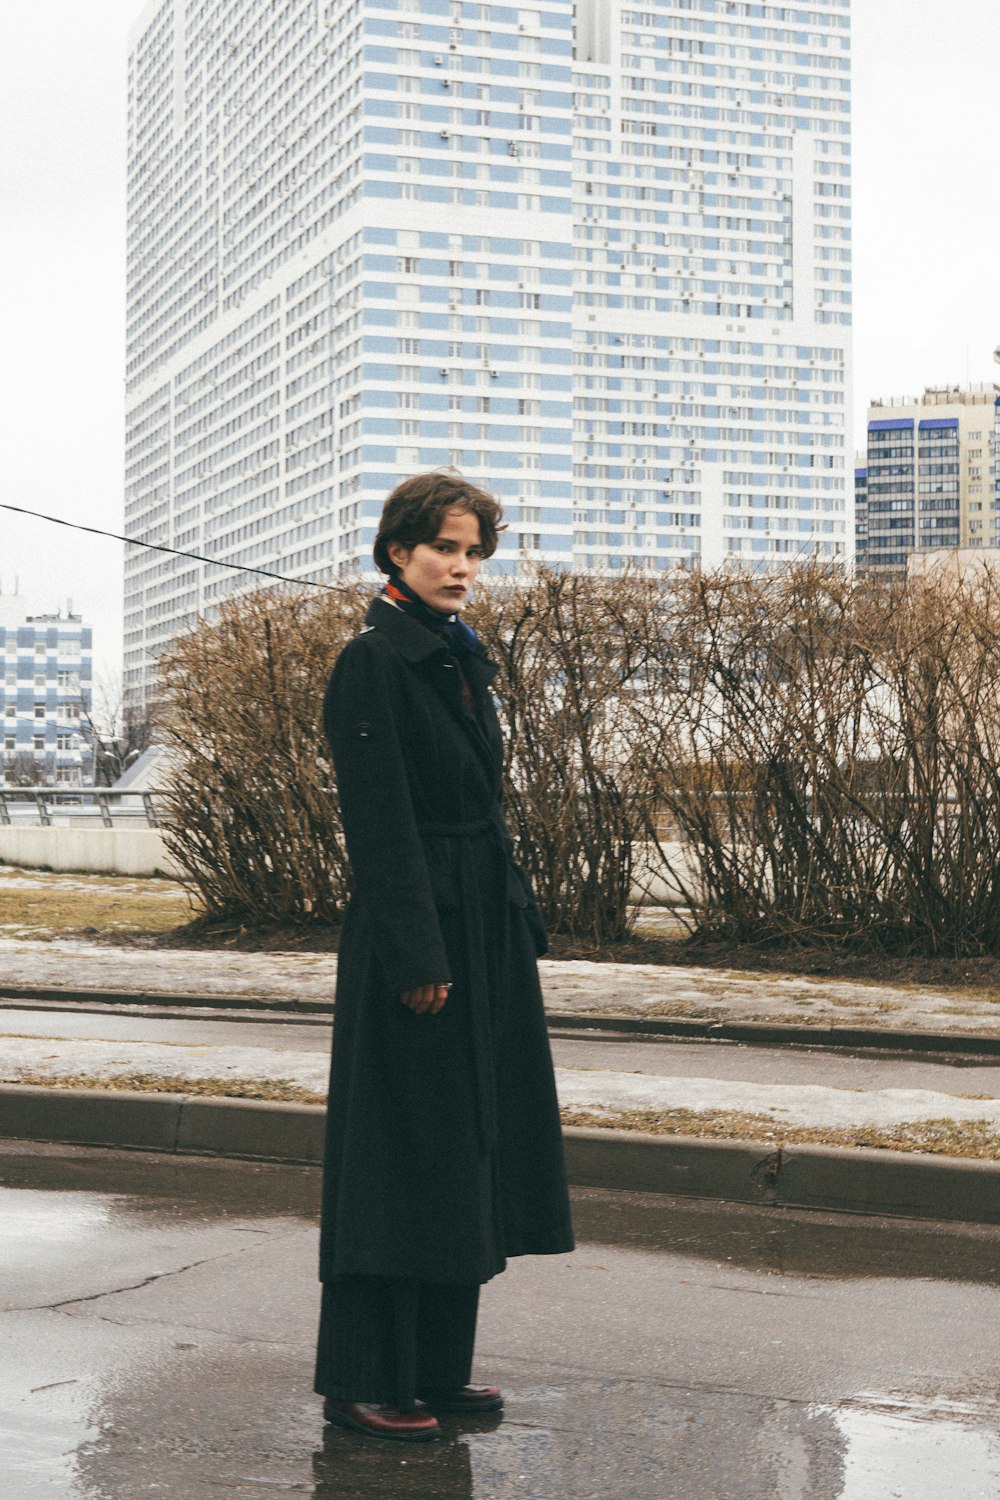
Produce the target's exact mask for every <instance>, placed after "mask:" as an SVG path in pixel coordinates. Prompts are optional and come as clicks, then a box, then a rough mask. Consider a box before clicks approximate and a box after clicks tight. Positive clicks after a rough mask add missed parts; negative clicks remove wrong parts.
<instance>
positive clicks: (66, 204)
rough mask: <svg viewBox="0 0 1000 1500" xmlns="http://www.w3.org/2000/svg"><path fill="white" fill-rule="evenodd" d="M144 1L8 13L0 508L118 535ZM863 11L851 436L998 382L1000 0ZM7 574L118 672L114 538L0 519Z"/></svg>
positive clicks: (96, 0)
mask: <svg viewBox="0 0 1000 1500" xmlns="http://www.w3.org/2000/svg"><path fill="white" fill-rule="evenodd" d="M143 3H144V0H91V3H89V4H84V3H83V0H2V3H0V312H2V323H0V339H2V347H3V355H4V360H3V365H4V370H5V381H4V384H5V387H6V389H5V392H4V403H3V413H4V428H3V445H2V455H3V468H2V476H3V482H2V485H0V499H3V500H5V501H8V502H10V503H13V504H17V505H25V506H28V507H30V508H32V509H35V510H41V511H45V512H47V513H48V514H54V515H58V516H63V517H66V518H67V519H69V520H74V521H81V522H84V523H87V524H91V525H95V526H104V527H107V528H108V529H110V530H113V531H120V530H121V528H122V486H123V478H122V468H123V465H122V433H123V417H122V408H123V396H124V390H123V377H122V349H123V343H124V316H123V306H124V157H125V77H126V57H127V41H128V33H129V29H130V27H131V25H132V24H133V22H134V20H135V18H136V17H137V16H138V15H139V14H140V13H141V11H142V8H143ZM853 13H854V98H855V109H854V129H855V137H854V139H855V179H854V190H855V191H854V209H855V213H854V237H855V249H856V258H855V291H856V302H855V401H854V417H855V424H856V425H855V434H856V436H857V435H860V434H861V432H862V430H863V427H862V424H863V419H864V409H865V406H866V404H867V402H868V400H869V399H870V398H871V397H874V396H888V395H904V394H917V393H919V392H920V391H921V390H922V389H923V387H924V386H925V385H927V384H938V383H955V382H964V381H966V380H967V379H971V380H973V381H992V380H993V378H994V374H1000V371H997V370H996V367H995V366H994V364H993V361H992V351H993V347H994V345H995V344H996V343H998V342H1000V291H998V287H1000V276H998V270H1000V254H998V252H1000V192H998V188H997V163H996V156H997V146H996V143H995V139H994V136H995V120H994V110H993V108H992V107H991V105H992V98H993V94H994V91H995V88H996V76H997V71H998V64H1000V5H998V3H997V0H948V3H947V5H942V3H941V0H854V5H853ZM855 440H856V437H855ZM851 459H852V455H851V454H849V455H848V461H849V464H850V462H851ZM15 574H17V575H19V576H20V579H21V585H22V589H24V588H27V589H30V591H31V593H32V596H33V597H34V598H35V599H36V600H37V601H38V602H39V603H40V604H42V605H46V606H53V607H54V606H56V605H58V604H59V603H60V602H62V603H65V600H66V599H67V598H70V597H71V598H72V599H73V601H74V607H75V608H76V609H77V610H82V611H83V612H84V613H85V615H86V616H87V617H88V618H89V619H90V620H91V621H92V622H93V624H94V628H95V638H96V648H97V656H98V659H99V661H100V662H101V664H102V665H103V666H104V667H105V668H110V667H115V666H117V665H118V664H119V661H120V638H121V547H120V546H119V544H118V543H116V542H111V541H103V540H100V539H98V538H90V537H87V536H84V535H81V534H80V533H73V532H68V531H64V530H62V529H60V528H57V527H53V526H48V525H45V524H43V523H42V522H35V521H27V520H21V519H19V518H14V517H12V516H10V515H9V514H8V513H6V512H3V511H0V586H2V587H3V589H4V590H5V591H6V590H7V589H8V588H9V587H11V586H12V583H13V578H14V575H15Z"/></svg>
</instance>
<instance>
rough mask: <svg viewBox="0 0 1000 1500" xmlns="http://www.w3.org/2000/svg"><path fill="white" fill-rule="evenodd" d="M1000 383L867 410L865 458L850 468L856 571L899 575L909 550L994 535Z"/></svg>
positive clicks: (932, 389)
mask: <svg viewBox="0 0 1000 1500" xmlns="http://www.w3.org/2000/svg"><path fill="white" fill-rule="evenodd" d="M998 395H1000V387H997V386H993V385H980V386H968V387H963V386H929V387H928V388H927V390H925V391H924V394H923V396H922V397H921V398H920V399H919V400H916V399H914V400H910V399H909V398H903V399H900V398H893V399H890V400H887V401H875V402H873V403H872V405H871V406H870V407H869V408H868V445H867V464H866V466H865V467H863V468H858V469H856V470H855V538H856V557H857V567H858V570H859V571H860V572H862V573H864V574H867V575H870V576H871V575H882V576H886V575H888V576H893V577H903V576H904V575H905V574H906V570H907V559H908V558H909V557H910V555H911V553H914V552H926V551H931V550H937V549H940V548H955V547H961V548H967V549H978V548H983V547H989V546H990V544H991V542H992V541H993V539H994V538H993V530H994V526H993V520H992V517H993V503H992V502H993V496H994V490H995V485H996V440H995V436H994V420H995V408H996V403H997V400H998Z"/></svg>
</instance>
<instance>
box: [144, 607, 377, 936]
mask: <svg viewBox="0 0 1000 1500" xmlns="http://www.w3.org/2000/svg"><path fill="white" fill-rule="evenodd" d="M366 604H367V599H366V597H365V596H364V595H363V594H362V593H361V592H359V591H358V590H356V589H350V588H345V589H343V590H337V591H336V592H331V593H329V594H323V595H317V594H314V593H311V592H310V593H309V594H308V595H306V594H305V593H285V592H279V591H274V590H262V591H259V592H255V593H252V594H247V595H243V596H242V597H239V598H236V599H232V600H229V601H227V602H226V603H225V604H223V605H222V607H221V609H220V611H219V615H218V618H217V619H215V620H213V621H210V622H209V621H202V622H201V623H200V624H199V626H198V627H197V628H196V629H195V630H193V631H192V632H191V633H190V634H187V635H184V636H181V637H180V638H179V639H177V640H176V641H174V642H173V643H172V645H171V646H170V647H169V649H168V650H167V651H166V652H165V653H164V654H163V656H162V657H161V658H160V671H161V708H160V713H159V722H160V723H161V725H162V728H163V730H164V732H165V735H166V737H167V741H168V743H169V745H170V746H171V754H172V766H173V773H172V786H171V790H170V791H169V793H168V794H167V796H166V798H165V799H164V804H165V806H164V811H165V814H166V820H167V829H166V838H167V842H168V844H169V847H170V850H171V852H172V853H173V855H174V857H175V858H176V860H177V862H178V864H179V865H180V867H181V870H182V872H183V878H184V880H185V883H186V884H187V885H188V886H189V887H190V888H191V889H193V891H194V893H195V894H196V896H197V897H198V900H199V902H200V904H201V905H202V906H203V908H204V910H205V912H206V914H208V915H209V916H212V917H222V918H228V919H231V920H238V921H240V922H241V923H244V924H246V925H263V926H266V925H272V924H279V925H284V924H294V923H304V922H308V921H321V922H325V923H330V922H336V921H337V920H338V919H339V917H340V915H341V913H342V911H343V907H344V902H345V899H346V893H347V860H346V855H345V852H344V847H343V839H342V836H341V833H340V820H339V816H338V811H337V799H336V790H335V788H334V785H333V778H332V767H331V766H330V763H329V761H328V759H327V750H326V745H325V741H324V740H323V734H322V727H321V724H320V709H321V705H322V701H323V692H324V689H325V687H326V681H327V677H328V676H329V673H330V669H331V667H332V665H333V663H334V661H335V659H336V657H337V655H338V653H339V651H340V649H341V647H342V646H343V645H344V643H345V642H346V641H347V640H348V639H349V637H350V636H352V635H354V634H355V633H356V632H357V630H358V628H359V626H360V623H361V619H362V616H363V613H364V609H365V607H366Z"/></svg>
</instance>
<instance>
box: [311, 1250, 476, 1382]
mask: <svg viewBox="0 0 1000 1500" xmlns="http://www.w3.org/2000/svg"><path fill="white" fill-rule="evenodd" d="M478 1310H479V1287H478V1286H454V1285H445V1284H441V1283H437V1282H430V1281H404V1280H401V1279H397V1278H395V1277H388V1276H341V1277H338V1278H337V1279H336V1280H335V1281H325V1282H324V1283H323V1301H322V1304H321V1308H320V1318H319V1339H318V1346H317V1352H316V1382H315V1387H314V1389H315V1390H316V1391H317V1393H318V1394H319V1395H321V1396H330V1397H332V1398H333V1399H334V1400H338V1401H365V1402H371V1403H374V1404H376V1405H379V1406H391V1407H394V1408H395V1409H396V1410H397V1411H412V1410H413V1408H414V1404H415V1402H416V1399H417V1397H418V1396H420V1395H421V1394H427V1393H431V1392H433V1391H444V1390H453V1389H455V1388H456V1387H459V1386H463V1385H467V1384H468V1382H469V1377H470V1375H471V1373H472V1349H473V1345H474V1344H475V1340H476V1315H477V1313H478Z"/></svg>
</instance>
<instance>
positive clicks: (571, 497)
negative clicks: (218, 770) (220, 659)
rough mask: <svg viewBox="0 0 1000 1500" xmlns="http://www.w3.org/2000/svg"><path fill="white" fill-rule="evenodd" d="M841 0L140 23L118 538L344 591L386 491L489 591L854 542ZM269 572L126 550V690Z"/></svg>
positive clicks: (296, 10) (240, 2)
mask: <svg viewBox="0 0 1000 1500" xmlns="http://www.w3.org/2000/svg"><path fill="white" fill-rule="evenodd" d="M848 28H849V15H848V0H813V3H811V4H810V5H809V6H808V7H805V6H802V7H799V6H794V5H792V6H787V5H786V6H775V5H771V4H763V3H745V0H739V3H729V0H685V3H680V0H678V3H667V0H646V3H645V4H642V5H636V6H632V5H628V4H625V3H623V0H576V3H575V4H574V3H573V0H534V3H529V4H525V5H508V4H497V3H486V0H381V3H378V0H288V3H287V4H285V5H284V6H283V7H281V9H280V10H279V9H278V8H277V7H275V6H273V5H270V4H268V3H266V0H158V3H157V0H154V3H153V4H151V5H150V6H149V8H148V9H147V11H146V13H145V14H144V16H143V18H142V21H141V23H140V25H139V27H138V28H137V31H136V34H135V38H134V45H133V49H132V54H131V60H130V119H129V128H130V149H129V192H130V209H129V293H128V305H129V325H128V369H127V386H128V396H127V400H128V418H127V427H128V460H127V463H128V473H127V493H126V527H127V531H128V534H129V535H130V536H133V537H135V538H137V539H141V540H143V541H151V542H159V543H164V544H166V545H168V546H174V547H178V548H182V549H188V550H191V551H195V552H199V553H204V554H206V555H207V556H209V557H210V558H212V559H217V560H218V561H219V562H222V561H227V562H232V563H240V564H243V565H249V566H255V567H266V568H273V569H275V570H276V571H278V572H281V573H286V574H289V575H291V576H294V577H298V578H312V579H315V580H328V579H331V578H334V577H337V576H341V575H346V574H350V573H352V572H354V571H356V570H358V569H359V568H363V567H366V566H368V565H369V559H370V551H371V541H372V538H373V536H374V533H375V528H376V521H377V517H378V513H379V510H380V508H381V503H382V500H383V498H384V496H385V494H386V492H387V491H388V490H389V489H390V488H391V487H392V486H393V485H394V484H396V483H397V482H398V480H399V479H400V478H402V477H404V476H405V475H407V474H410V473H413V472H416V471H418V470H420V469H426V468H430V467H435V466H439V465H453V466H455V467H457V468H459V469H461V470H462V471H463V472H464V473H466V474H467V475H468V476H469V477H470V478H471V479H474V480H477V481H480V482H483V483H485V484H487V485H488V486H489V487H491V488H492V489H494V490H495V492H496V493H497V494H498V495H499V496H500V498H501V499H502V501H503V503H504V505H505V509H506V510H507V516H508V520H509V521H510V530H509V532H508V534H507V537H506V539H505V546H504V549H503V551H502V553H501V555H500V556H499V557H498V558H497V559H496V560H494V562H493V564H492V566H493V567H494V569H496V568H508V569H511V568H517V567H519V566H521V565H523V564H530V563H531V562H532V561H534V560H538V559H545V560H547V561H549V562H552V563H554V564H556V565H559V566H567V567H570V566H572V567H577V568H593V569H600V570H606V569H614V568H616V567H619V566H621V565H622V564H624V563H625V562H629V561H637V562H639V563H641V564H642V565H645V566H650V567H655V568H669V567H671V566H675V565H677V564H679V563H687V562H691V561H697V560H700V561H702V562H703V563H705V564H707V565H714V564H718V563H723V562H726V561H734V562H738V563H741V564H748V565H752V566H761V565H764V566H766V565H770V564H773V563H776V562H782V561H786V560H789V559H791V558H793V557H796V556H800V555H802V554H804V553H805V554H809V555H812V554H817V555H819V556H821V557H823V558H836V557H838V556H840V555H843V554H845V553H846V552H847V551H848V550H849V530H848V523H849V515H850V505H849V484H850V475H849V470H848V468H847V453H848V451H849V450H848V447H847V441H848V437H847V413H848V411H849V396H850V374H849V370H850V362H849V348H850V316H851V314H850V297H851V293H850V257H851V244H850V142H849V130H850V96H849V50H848V43H849V29H848ZM248 583H249V584H250V585H251V586H252V583H253V580H252V578H251V577H250V576H249V575H242V576H241V575H240V574H239V573H234V572H231V571H229V570H227V569H224V568H222V567H219V566H217V565H214V564H213V563H210V564H203V563H198V562H194V561H190V560H188V559H183V558H173V557H170V556H169V555H167V554H157V553H155V552H147V551H145V550H143V549H141V548H138V547H129V548H127V557H126V606H125V607H126V624H125V652H126V685H127V687H128V688H129V690H130V691H131V692H133V693H142V692H143V691H145V690H146V689H148V687H149V686H150V685H151V683H152V680H153V673H154V670H155V657H156V652H157V650H158V648H159V647H160V645H162V643H163V642H164V641H165V640H167V639H169V638H170V637H171V636H172V635H174V634H176V633H177V631H178V630H179V629H181V628H183V626H184V625H185V623H187V622H189V621H190V620H192V619H194V618H196V617H197V616H198V615H199V614H200V613H203V612H205V611H209V610H211V608H212V607H213V605H215V604H217V603H218V602H219V601H220V600H221V599H223V598H225V597H226V596H227V595H228V594H230V593H232V592H233V591H234V590H237V589H240V588H244V587H246V586H248Z"/></svg>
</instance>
